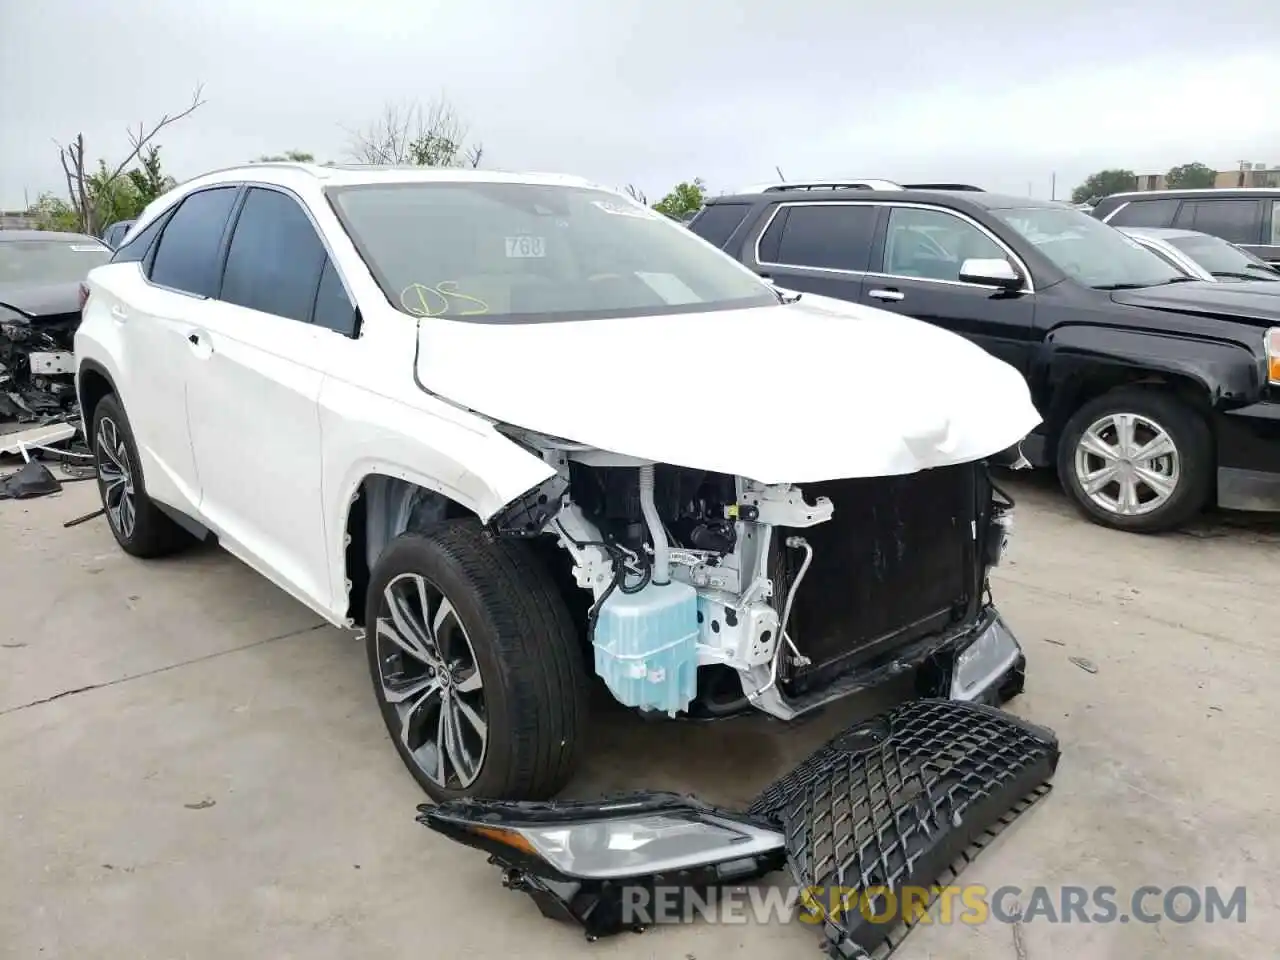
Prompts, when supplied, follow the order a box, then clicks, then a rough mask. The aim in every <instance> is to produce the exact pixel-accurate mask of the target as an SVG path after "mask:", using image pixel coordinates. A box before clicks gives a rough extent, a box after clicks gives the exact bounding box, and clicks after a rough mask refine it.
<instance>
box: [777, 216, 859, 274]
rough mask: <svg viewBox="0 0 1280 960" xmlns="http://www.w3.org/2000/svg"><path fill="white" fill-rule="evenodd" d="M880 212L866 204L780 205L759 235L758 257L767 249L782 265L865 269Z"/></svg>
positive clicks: (832, 268) (825, 268) (826, 268)
mask: <svg viewBox="0 0 1280 960" xmlns="http://www.w3.org/2000/svg"><path fill="white" fill-rule="evenodd" d="M879 212H880V211H879V208H878V207H874V206H869V205H866V204H858V205H849V204H839V203H816V204H812V205H809V206H788V207H783V208H782V210H781V211H780V212H779V214H778V216H777V217H775V218H774V221H773V223H771V224H770V225H769V229H768V230H766V231H765V235H764V236H763V237H761V238H760V255H761V260H762V262H763V261H764V259H765V257H766V253H765V251H768V252H769V254H770V255H771V257H772V259H771V262H773V263H777V264H780V265H782V266H791V267H816V268H818V269H824V270H854V271H865V270H866V269H867V264H868V262H869V261H870V259H871V240H872V237H873V236H874V234H875V229H876V219H877V217H878V216H879Z"/></svg>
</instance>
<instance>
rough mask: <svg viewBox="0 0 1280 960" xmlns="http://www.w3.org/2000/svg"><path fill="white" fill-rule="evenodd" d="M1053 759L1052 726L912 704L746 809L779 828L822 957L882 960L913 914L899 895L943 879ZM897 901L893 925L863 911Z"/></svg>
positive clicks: (1040, 786)
mask: <svg viewBox="0 0 1280 960" xmlns="http://www.w3.org/2000/svg"><path fill="white" fill-rule="evenodd" d="M1058 755H1059V751H1058V742H1057V738H1056V737H1055V736H1054V734H1053V733H1052V732H1050V731H1049V730H1046V729H1044V728H1041V727H1037V726H1034V725H1032V724H1029V723H1026V722H1024V721H1021V720H1019V719H1018V718H1016V717H1013V716H1011V715H1010V714H1007V713H1004V712H1002V711H1000V710H996V709H994V708H991V707H984V706H979V705H975V704H970V703H960V702H956V701H948V700H916V701H912V702H909V703H906V704H903V705H902V706H900V707H898V708H897V709H895V710H893V711H892V712H890V713H887V714H882V715H880V716H878V717H875V718H873V719H872V720H869V721H866V722H865V723H863V724H860V725H857V726H854V727H852V728H850V729H848V730H846V731H844V732H843V733H841V734H840V735H838V736H837V737H835V738H834V739H833V740H831V741H830V742H829V743H827V744H826V745H825V746H823V747H821V748H820V749H819V750H818V751H817V752H815V753H814V754H813V755H812V756H810V757H809V758H808V759H807V760H806V761H805V762H804V763H802V764H801V765H800V766H799V767H797V768H795V769H794V770H792V771H791V772H790V773H788V774H787V775H786V776H784V777H782V778H781V779H780V780H778V781H776V782H775V783H773V784H772V785H770V786H769V787H768V788H766V789H765V790H764V792H763V793H761V794H760V796H759V797H757V798H756V800H755V801H754V802H753V803H752V805H751V810H750V812H751V813H753V814H756V815H759V816H762V817H766V818H768V819H769V820H772V821H774V822H775V823H777V824H778V825H779V828H780V829H781V830H782V831H783V833H784V835H785V837H786V850H787V861H788V864H789V865H790V868H791V870H792V872H793V874H794V877H795V881H796V883H797V884H799V885H800V887H801V889H807V890H811V891H812V892H813V895H814V901H815V904H816V907H817V909H819V910H820V911H821V915H822V917H823V925H824V927H825V929H826V931H827V935H828V941H829V947H830V955H831V956H833V957H859V956H865V955H874V956H878V957H883V956H887V954H888V953H889V952H891V951H892V950H893V949H894V948H895V947H896V946H897V944H898V943H899V942H900V941H901V939H902V937H904V936H905V935H906V932H907V931H908V930H909V929H910V925H911V921H912V920H913V919H914V918H910V917H908V918H905V919H906V923H903V922H902V920H903V919H904V918H903V917H902V916H901V907H902V905H903V904H904V903H910V902H912V896H913V895H912V893H908V892H907V891H908V890H912V891H915V893H916V894H917V895H922V894H923V892H924V891H926V890H928V889H930V888H931V887H932V886H933V885H935V884H938V883H943V884H945V883H948V882H950V880H951V879H953V878H954V875H955V873H956V872H958V870H959V869H960V868H961V867H962V866H963V865H964V863H967V862H968V860H969V859H971V858H972V857H973V856H974V855H975V854H976V853H977V851H978V850H979V849H981V847H982V846H984V845H985V844H986V843H987V842H988V841H989V840H990V839H991V838H992V837H994V836H995V835H996V834H997V833H999V831H1000V830H1001V829H1003V827H1004V826H1005V825H1006V824H1007V823H1010V822H1012V821H1013V820H1014V819H1015V818H1016V817H1017V816H1018V815H1019V814H1020V813H1021V812H1022V811H1023V810H1025V809H1026V808H1027V807H1028V806H1030V805H1031V803H1033V802H1034V801H1035V800H1037V799H1039V797H1041V796H1043V795H1044V794H1045V793H1047V792H1048V790H1049V787H1048V780H1049V778H1050V777H1051V776H1052V775H1053V772H1054V770H1055V768H1056V767H1057V763H1058ZM864 897H865V899H864ZM890 897H892V898H893V900H892V903H891V902H890V899H889V898H890ZM842 900H844V901H846V905H843V906H842V905H841V901H842ZM915 902H916V903H917V904H918V905H919V906H920V907H921V908H923V907H924V906H925V904H926V903H927V902H928V900H925V899H919V898H917V899H916V901H915ZM894 905H896V906H897V908H898V915H897V917H896V918H895V920H894V922H876V921H873V920H872V919H870V918H881V917H886V916H889V915H891V914H893V913H894V911H893V910H891V909H890V908H891V907H892V906H894Z"/></svg>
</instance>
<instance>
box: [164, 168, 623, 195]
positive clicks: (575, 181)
mask: <svg viewBox="0 0 1280 960" xmlns="http://www.w3.org/2000/svg"><path fill="white" fill-rule="evenodd" d="M243 180H256V181H258V182H260V183H274V184H279V185H280V186H301V185H303V184H306V185H311V186H314V185H315V184H316V183H317V181H318V182H319V183H320V184H322V185H324V186H334V187H346V186H356V185H359V184H369V183H430V182H460V181H461V182H472V183H534V184H545V185H554V184H564V185H567V186H579V187H594V186H596V185H595V184H593V183H591V182H590V181H589V180H587V179H586V178H585V177H578V176H573V175H570V174H558V173H507V172H502V171H496V170H471V169H458V168H452V167H415V166H376V165H371V164H338V165H334V166H321V165H320V164H315V163H291V162H285V161H264V162H262V163H249V164H243V165H241V166H236V167H227V168H225V169H222V170H214V171H211V172H210V173H205V174H202V175H200V176H198V177H194V178H193V179H191V180H188V181H186V182H185V183H183V184H182V185H181V186H180V187H179V190H181V191H182V192H186V191H188V190H191V189H194V188H196V187H200V186H207V185H211V184H216V183H237V182H240V181H243ZM604 189H607V188H604Z"/></svg>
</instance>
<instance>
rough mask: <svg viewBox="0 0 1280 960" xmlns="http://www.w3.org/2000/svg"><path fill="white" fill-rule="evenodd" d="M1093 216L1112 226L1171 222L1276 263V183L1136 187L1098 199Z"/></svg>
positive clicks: (1279, 242) (1279, 193) (1279, 245)
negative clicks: (1237, 186)
mask: <svg viewBox="0 0 1280 960" xmlns="http://www.w3.org/2000/svg"><path fill="white" fill-rule="evenodd" d="M1093 215H1094V216H1095V217H1097V218H1098V219H1099V220H1101V221H1102V222H1103V223H1109V224H1111V225H1112V226H1113V227H1177V228H1178V229H1180V230H1196V231H1199V232H1200V233H1208V234H1211V235H1212V236H1215V237H1221V238H1222V239H1223V240H1226V241H1229V242H1230V243H1234V244H1235V245H1236V246H1238V247H1243V248H1244V249H1245V250H1248V251H1249V252H1250V253H1252V254H1253V255H1254V256H1255V257H1260V258H1262V259H1263V260H1266V261H1267V262H1268V263H1280V188H1274V187H1272V188H1267V187H1255V188H1253V189H1246V188H1241V189H1234V188H1224V189H1220V190H1142V191H1137V192H1134V193H1113V194H1112V195H1111V196H1109V197H1106V198H1104V199H1102V200H1099V201H1098V203H1097V204H1096V205H1095V206H1094V208H1093Z"/></svg>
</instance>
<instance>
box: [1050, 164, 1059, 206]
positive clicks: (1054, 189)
mask: <svg viewBox="0 0 1280 960" xmlns="http://www.w3.org/2000/svg"><path fill="white" fill-rule="evenodd" d="M1049 199H1050V200H1057V199H1058V173H1057V171H1056V170H1055V171H1054V172H1053V174H1052V175H1051V176H1050V179H1049Z"/></svg>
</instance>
